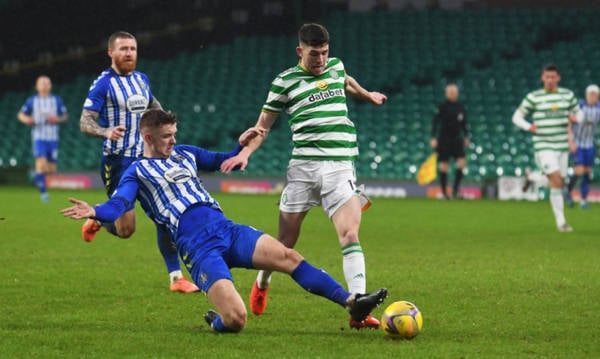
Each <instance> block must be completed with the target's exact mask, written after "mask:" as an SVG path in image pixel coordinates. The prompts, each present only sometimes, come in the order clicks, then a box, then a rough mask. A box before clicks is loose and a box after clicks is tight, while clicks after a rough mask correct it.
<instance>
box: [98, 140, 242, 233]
mask: <svg viewBox="0 0 600 359" xmlns="http://www.w3.org/2000/svg"><path fill="white" fill-rule="evenodd" d="M240 150H241V147H240V146H238V147H237V148H236V149H235V150H233V151H231V152H228V153H222V152H211V151H207V150H205V149H202V148H199V147H195V146H188V145H178V146H175V147H174V149H173V153H172V154H171V157H169V158H167V159H164V158H146V157H143V158H140V159H139V160H137V161H135V162H134V163H132V164H131V166H129V167H128V168H127V170H126V171H125V173H124V174H123V177H121V181H120V182H119V186H118V187H117V189H116V190H115V191H114V193H113V194H112V195H111V198H110V200H109V201H108V202H105V203H103V204H101V205H99V206H97V207H96V218H97V219H99V220H101V221H106V222H112V221H114V220H116V219H117V218H118V217H119V216H121V215H122V214H123V213H124V212H125V210H126V209H127V207H128V205H129V203H132V202H133V201H135V200H136V198H137V199H138V200H139V201H140V203H141V205H142V208H143V209H144V211H145V212H146V214H147V215H148V217H150V219H152V220H153V221H154V222H156V223H157V224H159V225H163V226H166V227H168V228H169V229H170V230H171V232H172V233H173V235H174V236H175V235H176V233H177V226H178V225H179V218H180V217H181V215H182V214H183V213H184V212H185V211H186V210H187V209H188V208H190V207H191V206H192V205H202V206H208V207H211V208H215V209H219V210H220V206H219V203H218V202H217V200H216V199H214V198H212V197H211V195H210V194H209V193H208V192H207V191H206V190H205V189H204V187H203V186H202V183H201V181H200V179H199V178H198V171H199V170H201V171H217V170H219V168H220V166H221V163H223V161H225V160H226V159H228V158H230V157H233V156H235V155H236V154H238V153H239V152H240Z"/></svg>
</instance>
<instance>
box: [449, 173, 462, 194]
mask: <svg viewBox="0 0 600 359" xmlns="http://www.w3.org/2000/svg"><path fill="white" fill-rule="evenodd" d="M462 178H463V171H462V170H461V169H459V168H457V169H456V171H455V173H454V187H453V188H452V194H453V195H454V196H458V195H459V192H458V190H459V188H460V181H461V180H462Z"/></svg>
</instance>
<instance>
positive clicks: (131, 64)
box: [115, 58, 137, 75]
mask: <svg viewBox="0 0 600 359" xmlns="http://www.w3.org/2000/svg"><path fill="white" fill-rule="evenodd" d="M136 65H137V59H135V58H130V59H123V60H116V61H115V66H116V68H117V70H118V71H119V73H120V74H121V75H127V74H130V73H131V72H133V70H135V66H136Z"/></svg>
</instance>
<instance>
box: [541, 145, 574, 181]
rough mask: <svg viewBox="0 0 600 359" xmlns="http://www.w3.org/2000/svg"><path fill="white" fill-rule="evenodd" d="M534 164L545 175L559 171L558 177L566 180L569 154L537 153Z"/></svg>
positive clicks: (555, 152) (557, 152) (561, 152)
mask: <svg viewBox="0 0 600 359" xmlns="http://www.w3.org/2000/svg"><path fill="white" fill-rule="evenodd" d="M535 163H536V164H537V166H538V168H539V169H540V170H541V171H542V173H544V174H545V175H549V174H551V173H554V172H556V171H559V172H560V176H561V177H563V178H566V177H567V169H568V167H569V153H568V152H566V151H565V152H563V151H539V152H536V153H535Z"/></svg>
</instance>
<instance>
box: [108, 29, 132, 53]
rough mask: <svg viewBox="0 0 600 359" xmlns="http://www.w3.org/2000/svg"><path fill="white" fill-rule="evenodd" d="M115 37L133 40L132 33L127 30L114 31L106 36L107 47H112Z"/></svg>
mask: <svg viewBox="0 0 600 359" xmlns="http://www.w3.org/2000/svg"><path fill="white" fill-rule="evenodd" d="M117 39H134V40H135V36H133V35H132V34H130V33H128V32H127V31H116V32H113V33H112V34H111V35H110V36H109V37H108V48H109V49H112V48H113V47H114V46H115V41H117ZM136 41H137V40H136Z"/></svg>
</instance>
